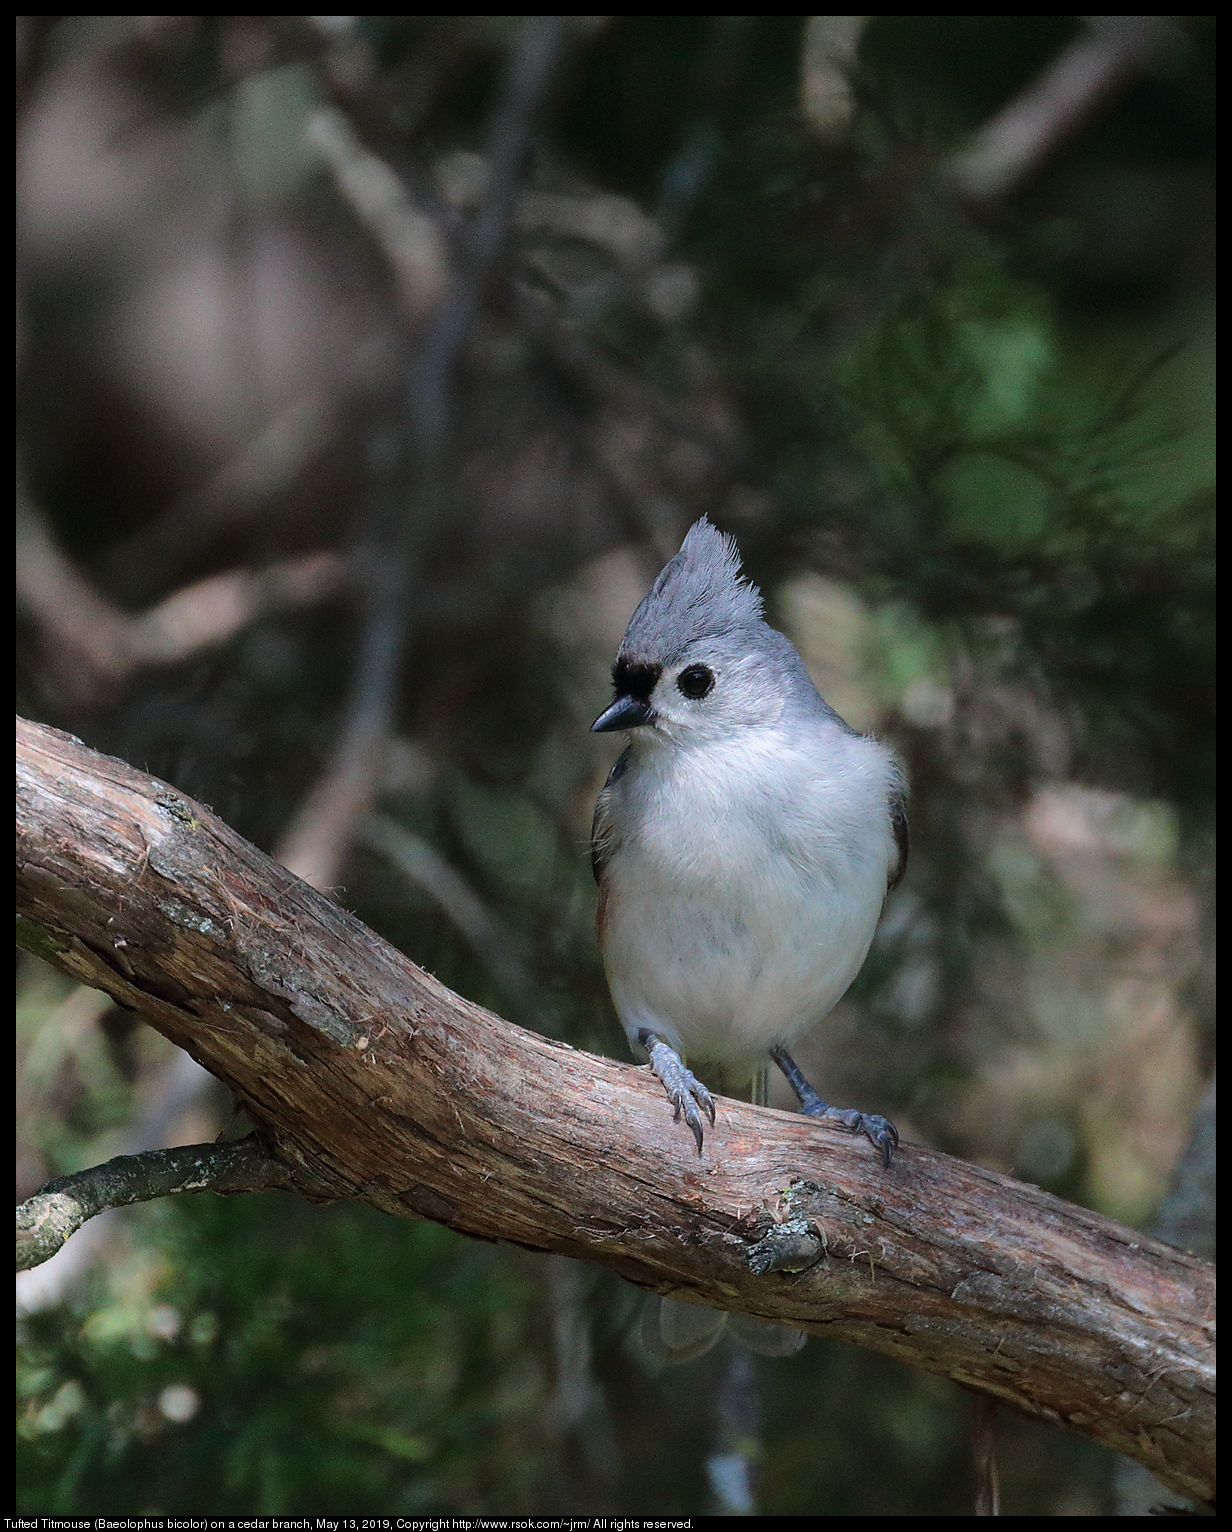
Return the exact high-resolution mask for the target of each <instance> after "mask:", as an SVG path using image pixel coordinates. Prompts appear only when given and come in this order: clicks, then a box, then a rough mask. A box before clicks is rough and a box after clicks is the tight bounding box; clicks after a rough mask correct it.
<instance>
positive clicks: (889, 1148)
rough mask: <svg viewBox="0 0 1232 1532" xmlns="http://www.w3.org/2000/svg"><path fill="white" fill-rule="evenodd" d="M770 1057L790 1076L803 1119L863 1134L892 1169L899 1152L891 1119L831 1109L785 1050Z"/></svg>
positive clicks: (850, 1110)
mask: <svg viewBox="0 0 1232 1532" xmlns="http://www.w3.org/2000/svg"><path fill="white" fill-rule="evenodd" d="M770 1057H771V1058H772V1059H773V1060H774V1062H775V1063H776V1064H777V1065H778V1066H779V1068H780V1069H781V1070H782V1071H783V1073H784V1074H785V1075H786V1076H787V1083H788V1084H789V1085H790V1086H791V1088H792V1090H794V1091H795V1093H796V1096H797V1098H798V1099H799V1102H800V1110H801V1112H802V1113H803V1114H804V1116H806V1117H812V1118H815V1119H816V1120H817V1121H818V1122H836V1123H838V1124H839V1125H840V1126H842V1127H844V1128H846V1129H847V1131H848V1132H849V1133H863V1135H864V1136H865V1138H866V1139H868V1141H869V1143H870V1144H872V1146H873V1148H874V1149H876V1150H877V1152H878V1153H879V1154H880V1155H881V1161H882V1164H883V1165H885V1166H886V1168H887V1169H888V1168H889V1165H890V1160H891V1158H892V1156H893V1154H894V1151H895V1149H897V1148H898V1129H897V1128H896V1127H895V1126H894V1124H893V1123H892V1122H891V1121H890V1120H889V1118H888V1117H880V1116H878V1114H877V1113H876V1112H857V1111H855V1110H854V1109H852V1108H847V1109H844V1108H843V1107H837V1106H830V1105H829V1104H828V1103H827V1102H825V1101H823V1100H822V1099H821V1097H820V1096H819V1095H818V1094H817V1092H816V1091H815V1090H814V1089H813V1087H812V1086H811V1085H810V1084H809V1082H808V1081H807V1080H806V1079H805V1077H804V1074H803V1072H802V1071H801V1069H800V1066H799V1065H798V1064H797V1063H796V1061H795V1060H794V1059H793V1058H792V1056H791V1054H790V1053H788V1051H787V1049H786V1048H771V1050H770Z"/></svg>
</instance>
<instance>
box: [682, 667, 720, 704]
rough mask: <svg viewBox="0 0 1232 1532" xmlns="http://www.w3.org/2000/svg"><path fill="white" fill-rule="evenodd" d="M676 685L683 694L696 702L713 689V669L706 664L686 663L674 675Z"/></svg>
mask: <svg viewBox="0 0 1232 1532" xmlns="http://www.w3.org/2000/svg"><path fill="white" fill-rule="evenodd" d="M676 685H677V686H678V687H679V688H680V691H681V692H682V693H683V695H684V696H686V697H692V699H693V700H694V702H696V701H697V700H698V698H699V697H706V696H709V694H710V693H711V692H712V691H713V690H714V671H713V670H711V669H710V667H709V666H708V665H686V666H685V668H684V669H683V670H682V671H681V672H680V674H679V675H678V676H677V677H676Z"/></svg>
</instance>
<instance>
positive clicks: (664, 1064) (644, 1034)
mask: <svg viewBox="0 0 1232 1532" xmlns="http://www.w3.org/2000/svg"><path fill="white" fill-rule="evenodd" d="M637 1040H638V1042H639V1043H640V1044H641V1045H642V1047H643V1048H645V1050H646V1052H647V1053H648V1054H649V1055H650V1067H651V1069H653V1070H654V1072H655V1074H657V1075H658V1077H659V1079H660V1080H662V1082H663V1089H664V1090H665V1091H666V1092H667V1099H668V1100H669V1101H670V1102H671V1103H672V1105H673V1106H674V1107H675V1108H676V1117H675V1120H676V1122H679V1121H680V1114H681V1113H682V1112H683V1113H684V1120H685V1122H687V1123H688V1125H689V1127H690V1128H692V1130H693V1137H694V1138H695V1139H696V1140H697V1152H698V1154H700V1153H701V1152H702V1118H701V1112H699V1111H698V1110H697V1108H698V1107H699V1106H700V1107H701V1108H702V1109H703V1111H706V1112H708V1113H709V1114H710V1122H711V1126H713V1125H714V1098H713V1097H712V1096H711V1094H710V1092H709V1091H708V1090H707V1089H706V1087H705V1086H704V1085H703V1084H702V1082H701V1081H700V1080H699V1079H698V1078H697V1076H696V1075H695V1074H694V1073H693V1072H692V1070H690V1069H686V1068H685V1065H684V1060H683V1059H682V1058H681V1057H680V1055H679V1054H678V1053H677V1052H676V1050H675V1049H674V1048H671V1047H669V1046H668V1045H667V1043H665V1042H664V1041H663V1039H662V1038H660V1037H656V1036H655V1035H654V1033H653V1032H652V1031H651V1030H650V1029H649V1028H648V1027H643V1028H642V1030H641V1031H640V1032H639V1033H638V1034H637Z"/></svg>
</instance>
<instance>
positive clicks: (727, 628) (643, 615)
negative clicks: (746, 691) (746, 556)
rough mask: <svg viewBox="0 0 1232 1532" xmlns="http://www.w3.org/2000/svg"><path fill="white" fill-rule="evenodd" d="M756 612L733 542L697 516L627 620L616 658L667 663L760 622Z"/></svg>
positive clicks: (755, 594)
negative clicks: (700, 642) (703, 641)
mask: <svg viewBox="0 0 1232 1532" xmlns="http://www.w3.org/2000/svg"><path fill="white" fill-rule="evenodd" d="M762 611H763V608H762V599H761V592H760V591H759V590H758V589H757V587H756V586H755V585H753V584H751V583H750V582H749V581H748V580H746V579H745V577H744V576H743V575H742V574H741V572H740V552H739V550H738V549H737V547H736V540H735V538H733V537H728V536H727V534H726V533H724V532H720V531H719V529H718V528H717V527H713V526H711V524H710V522H709V521H708V520H707V519H706V517H704V516H703V517H702V518H701V520H700V521H695V522H694V523H693V525H692V526H691V527H690V528H689V530H688V532H687V533H686V534H685V539H684V542H683V543H682V544H681V545H680V552H679V553H678V554H676V556H675V557H674V558H671V559H669V560H668V562H667V563H666V564H665V565H664V566H663V569H662V571H661V572H660V574H659V578H658V579H657V580H656V581H655V582H654V585H653V586H652V587H651V589H650V592H649V594H648V595H647V596H646V598H645V600H643V602H642V604H641V606H639V607H638V609H637V611H636V612H634V614H633V616H632V618H630V620H629V626H628V629H627V630H626V632H625V636H624V638H623V639H622V641H621V645H620V657H621V658H623V659H629V660H649V661H654V662H657V663H660V664H663V663H670V662H671V660H672V659H673V658H674V657H675V656H676V655H677V654H678V653H679V652H680V651H681V650H682V649H683V648H684V647H685V646H686V645H687V644H691V643H692V642H693V641H694V640H695V639H698V638H717V637H722V636H724V635H726V634H728V633H734V632H737V631H739V630H740V629H741V628H748V627H752V626H754V625H755V624H757V623H760V622H761V621H762Z"/></svg>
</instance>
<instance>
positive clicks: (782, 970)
mask: <svg viewBox="0 0 1232 1532" xmlns="http://www.w3.org/2000/svg"><path fill="white" fill-rule="evenodd" d="M612 678H613V682H614V684H615V688H616V696H615V699H614V701H613V702H612V704H611V706H610V707H609V708H607V709H606V710H605V711H604V712H603V713H601V714H600V716H599V717H598V718H597V719H596V720H595V722H594V723H593V724H592V725H591V728H592V729H593V730H594V731H595V732H597V733H604V732H607V731H609V730H617V729H623V730H628V731H629V743H628V744H627V745H626V747H625V749H624V751H623V752H622V754H621V755H620V757H619V759H618V760H617V761H616V764H615V765H614V766H613V767H612V769H611V772H610V773H609V774H608V778H607V781H606V783H605V784H604V787H603V790H602V792H601V793H600V794H599V800H598V802H597V803H596V805H595V819H594V832H593V838H592V857H593V864H594V870H595V878H596V881H597V882H598V884H599V915H598V926H599V942H600V946H601V948H602V950H603V961H604V965H605V967H606V970H607V977H608V983H609V985H610V987H611V991H612V999H613V1001H614V1002H615V1005H616V1010H617V1012H618V1014H619V1016H620V1019H621V1021H622V1023H623V1024H624V1028H625V1031H626V1033H627V1034H628V1037H629V1041H630V1044H631V1045H632V1047H633V1049H634V1052H635V1054H636V1055H637V1056H639V1057H646V1058H648V1059H649V1062H650V1065H651V1068H652V1069H653V1070H654V1072H655V1074H656V1075H658V1077H659V1079H660V1080H661V1081H662V1082H663V1087H664V1089H665V1090H666V1092H667V1095H668V1098H669V1100H670V1101H671V1102H672V1104H673V1106H675V1108H676V1119H677V1121H679V1119H680V1116H681V1113H682V1112H683V1114H684V1118H685V1121H686V1122H687V1123H688V1125H689V1127H690V1128H691V1129H692V1131H693V1136H694V1138H695V1139H696V1140H697V1149H698V1153H699V1154H700V1153H701V1149H702V1142H703V1128H702V1116H701V1113H702V1111H705V1113H706V1114H707V1115H708V1116H709V1118H710V1121H711V1123H713V1122H714V1119H715V1107H714V1100H713V1098H712V1097H711V1095H710V1092H709V1091H708V1090H707V1089H706V1087H705V1086H704V1085H703V1084H702V1082H701V1081H700V1080H699V1079H697V1077H696V1076H695V1075H694V1074H693V1073H692V1071H691V1070H690V1069H689V1068H688V1066H687V1064H686V1060H687V1061H688V1062H689V1063H694V1064H697V1065H698V1067H699V1068H701V1069H702V1070H703V1072H704V1071H705V1066H710V1067H711V1068H717V1069H718V1070H719V1071H720V1072H721V1075H722V1078H723V1080H724V1082H725V1083H726V1084H727V1086H728V1088H729V1089H730V1088H731V1087H733V1086H736V1085H739V1084H740V1083H742V1082H743V1083H747V1082H750V1081H754V1082H755V1081H756V1079H757V1077H758V1076H759V1075H760V1076H761V1078H762V1080H763V1081H764V1070H765V1065H766V1060H767V1059H768V1058H769V1059H773V1060H774V1062H775V1063H776V1064H777V1065H778V1067H779V1068H780V1069H781V1070H782V1071H783V1073H784V1074H785V1075H786V1076H787V1079H788V1081H789V1083H790V1084H791V1087H792V1089H793V1090H794V1091H795V1093H796V1095H797V1096H798V1098H799V1100H800V1106H801V1110H802V1111H803V1112H805V1113H806V1114H807V1115H808V1116H810V1117H815V1118H818V1119H820V1120H822V1121H824V1122H832V1123H836V1124H838V1125H840V1126H842V1127H845V1128H847V1129H849V1130H850V1131H851V1132H852V1133H863V1134H864V1135H865V1137H866V1138H868V1139H869V1141H870V1142H871V1143H872V1144H873V1145H874V1146H875V1148H877V1149H878V1150H879V1151H880V1153H881V1156H882V1159H883V1160H884V1162H885V1164H886V1165H887V1166H888V1165H889V1163H890V1156H891V1155H892V1153H893V1151H894V1148H895V1146H896V1145H897V1143H898V1132H897V1130H896V1129H895V1127H894V1125H893V1123H891V1122H888V1121H887V1120H886V1119H885V1118H884V1117H879V1116H876V1115H874V1114H872V1113H866V1112H857V1111H844V1110H840V1109H839V1108H838V1107H833V1106H828V1105H827V1104H826V1103H825V1102H824V1101H823V1100H822V1099H821V1097H820V1096H819V1095H818V1094H817V1092H816V1091H815V1090H814V1089H813V1087H812V1086H811V1085H810V1084H809V1082H808V1081H807V1080H806V1079H805V1078H804V1076H803V1074H802V1073H801V1072H800V1070H799V1069H798V1068H797V1066H796V1064H795V1062H794V1061H793V1059H792V1057H791V1055H790V1054H789V1053H788V1052H787V1049H788V1048H789V1047H790V1046H791V1045H792V1044H793V1043H794V1042H795V1040H796V1039H797V1038H798V1037H800V1036H801V1035H802V1034H803V1033H804V1032H806V1031H808V1029H809V1028H810V1027H812V1026H813V1025H814V1024H815V1023H816V1022H818V1021H820V1020H821V1018H822V1017H823V1016H825V1015H826V1014H827V1013H828V1012H829V1011H830V1010H832V1009H833V1007H834V1006H835V1005H836V1004H837V1002H838V1001H839V999H840V998H841V997H842V995H843V994H844V993H845V991H846V989H847V987H848V985H849V984H850V983H851V981H852V980H853V979H854V978H855V976H856V974H857V973H858V972H859V970H860V967H861V965H862V964H863V962H864V959H865V956H866V955H867V953H868V949H869V945H870V943H871V942H872V939H873V932H874V930H875V929H876V926H877V921H878V918H879V916H880V914H881V907H882V905H883V903H884V902H885V898H886V894H887V893H888V891H889V890H890V889H893V888H894V887H895V886H896V885H897V883H898V881H899V879H900V878H901V877H902V875H903V870H904V867H905V865H906V861H907V818H906V813H905V811H904V807H903V797H904V789H903V782H902V777H901V775H900V773H899V769H898V766H897V763H896V762H895V759H894V756H893V754H892V753H891V752H890V751H889V750H888V749H887V748H886V747H885V746H884V745H881V744H878V743H877V741H876V740H873V739H870V738H868V737H867V736H866V735H862V734H857V733H856V731H855V730H854V729H852V728H850V727H849V726H848V725H847V724H846V723H844V722H843V720H842V719H841V718H840V717H839V716H838V714H837V713H836V712H835V711H834V709H833V708H831V707H830V706H829V705H828V704H827V703H826V702H825V701H823V699H822V698H821V697H820V696H819V695H818V693H817V691H816V689H815V688H814V686H813V683H812V682H811V681H810V680H809V677H808V672H807V671H806V670H805V668H804V664H803V662H802V661H801V659H800V656H799V655H798V654H797V653H796V651H795V649H794V648H793V647H792V645H791V644H790V643H789V642H788V640H787V639H786V638H785V637H784V636H783V635H782V634H781V633H777V632H775V630H774V629H773V628H771V627H769V626H767V624H766V623H765V621H764V620H763V617H762V601H761V596H760V594H759V593H758V591H757V589H756V587H755V586H753V585H751V584H750V583H749V582H748V581H747V580H746V579H744V578H743V576H742V575H741V572H740V560H739V555H738V553H737V550H736V545H735V543H734V541H733V540H732V539H731V538H729V537H726V536H724V534H723V533H721V532H719V531H718V530H717V529H716V528H714V527H712V526H711V525H710V523H709V522H708V521H707V520H706V519H705V518H704V517H703V518H702V520H700V521H698V522H696V523H695V524H694V525H693V526H692V527H691V528H690V530H689V532H688V535H687V536H686V537H685V540H684V543H683V545H682V546H681V549H680V552H679V553H678V554H676V556H675V557H674V558H673V559H671V560H670V561H669V562H668V563H667V565H666V566H665V567H664V569H663V571H662V573H661V574H660V575H659V577H658V579H657V580H656V581H655V583H654V586H653V588H652V589H651V591H650V593H649V595H647V596H646V598H645V600H644V601H643V602H642V604H641V605H640V606H639V607H638V609H637V611H636V612H634V614H633V617H632V619H631V621H630V623H629V626H628V629H627V631H626V633H625V636H624V639H623V640H622V641H621V645H620V649H619V651H618V653H617V656H616V664H615V667H614V669H613V672H612ZM763 1090H764V1087H763ZM756 1093H757V1092H756V1086H755V1088H754V1094H755V1095H756ZM677 1307H681V1306H680V1305H677ZM694 1312H695V1313H696V1312H697V1311H696V1310H695V1311H694Z"/></svg>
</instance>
